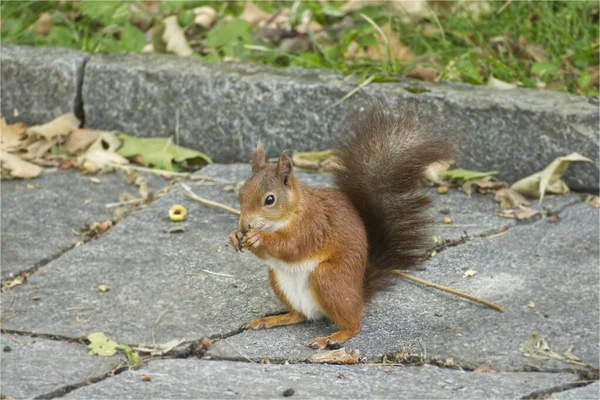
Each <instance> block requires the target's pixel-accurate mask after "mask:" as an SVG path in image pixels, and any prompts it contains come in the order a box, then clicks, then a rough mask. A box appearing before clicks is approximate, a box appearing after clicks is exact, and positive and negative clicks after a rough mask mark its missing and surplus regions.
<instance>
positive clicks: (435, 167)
mask: <svg viewBox="0 0 600 400" xmlns="http://www.w3.org/2000/svg"><path fill="white" fill-rule="evenodd" d="M453 163H454V161H438V162H434V163H432V164H430V165H429V166H428V167H427V169H426V170H425V178H427V179H428V180H429V181H431V182H433V183H435V184H438V185H443V184H445V181H444V180H443V179H442V178H440V176H439V173H440V172H443V171H447V170H448V168H450V166H451V165H452V164H453Z"/></svg>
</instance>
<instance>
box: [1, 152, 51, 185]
mask: <svg viewBox="0 0 600 400" xmlns="http://www.w3.org/2000/svg"><path fill="white" fill-rule="evenodd" d="M0 162H2V168H3V169H6V170H9V171H10V175H11V176H13V177H15V178H23V179H31V178H35V177H36V176H38V175H39V174H40V173H41V172H42V168H41V167H38V166H37V165H35V164H32V163H30V162H27V161H25V160H23V159H21V157H18V156H15V155H13V154H9V153H7V152H5V151H0Z"/></svg>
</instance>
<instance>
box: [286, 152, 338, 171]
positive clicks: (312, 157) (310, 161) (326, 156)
mask: <svg viewBox="0 0 600 400" xmlns="http://www.w3.org/2000/svg"><path fill="white" fill-rule="evenodd" d="M333 157H334V156H333V151H332V150H325V151H307V152H295V153H294V154H293V155H292V163H293V164H294V166H295V167H298V168H305V169H313V170H318V169H320V168H321V167H322V166H323V164H325V163H327V162H329V161H331V160H333Z"/></svg>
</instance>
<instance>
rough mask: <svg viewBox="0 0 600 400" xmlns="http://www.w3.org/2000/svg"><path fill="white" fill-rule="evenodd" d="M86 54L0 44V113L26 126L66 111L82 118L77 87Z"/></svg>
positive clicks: (79, 84)
mask: <svg viewBox="0 0 600 400" xmlns="http://www.w3.org/2000/svg"><path fill="white" fill-rule="evenodd" d="M88 57H89V54H87V53H84V52H81V51H76V50H71V49H58V48H46V47H28V46H14V45H10V44H6V43H2V45H1V46H0V59H1V61H0V62H1V72H0V77H1V79H2V88H1V89H0V95H1V96H2V110H1V111H2V116H3V117H5V118H6V119H7V121H8V122H9V123H12V122H21V121H23V122H26V123H27V124H29V125H33V124H42V123H46V122H48V121H50V120H52V119H54V118H56V117H58V116H60V115H62V114H65V113H68V112H73V113H75V114H76V115H77V116H78V117H79V118H82V117H83V108H82V106H81V96H80V92H81V91H80V87H81V81H82V79H83V67H84V64H85V61H86V60H87V59H88ZM15 110H17V111H16V112H15Z"/></svg>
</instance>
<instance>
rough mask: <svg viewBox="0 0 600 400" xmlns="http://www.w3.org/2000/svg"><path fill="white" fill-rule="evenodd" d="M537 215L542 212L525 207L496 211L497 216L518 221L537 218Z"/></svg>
mask: <svg viewBox="0 0 600 400" xmlns="http://www.w3.org/2000/svg"><path fill="white" fill-rule="evenodd" d="M537 214H541V212H540V211H538V210H534V209H532V208H529V207H525V206H518V207H517V208H506V209H505V208H498V209H496V215H497V216H499V217H502V218H511V219H516V220H524V219H529V218H532V217H534V216H536V215H537Z"/></svg>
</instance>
